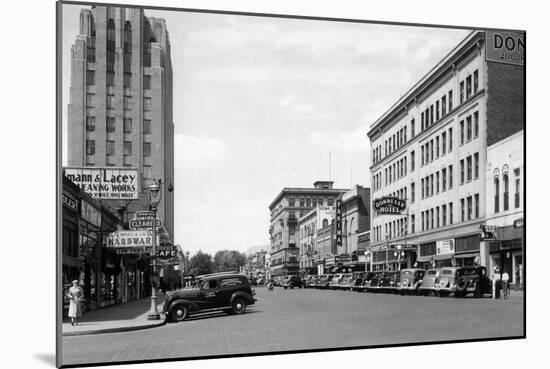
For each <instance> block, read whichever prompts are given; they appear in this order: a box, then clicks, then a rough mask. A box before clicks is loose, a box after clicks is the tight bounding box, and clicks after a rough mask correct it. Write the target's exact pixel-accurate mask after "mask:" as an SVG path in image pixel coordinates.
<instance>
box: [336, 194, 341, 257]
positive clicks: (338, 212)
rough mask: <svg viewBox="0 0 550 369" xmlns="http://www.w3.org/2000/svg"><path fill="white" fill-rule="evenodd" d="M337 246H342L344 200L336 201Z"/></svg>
mask: <svg viewBox="0 0 550 369" xmlns="http://www.w3.org/2000/svg"><path fill="white" fill-rule="evenodd" d="M336 246H342V199H336Z"/></svg>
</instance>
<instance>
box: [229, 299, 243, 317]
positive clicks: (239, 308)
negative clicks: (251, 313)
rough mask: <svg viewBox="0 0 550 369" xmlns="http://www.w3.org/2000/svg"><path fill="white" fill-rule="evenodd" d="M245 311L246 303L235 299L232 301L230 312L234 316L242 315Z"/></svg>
mask: <svg viewBox="0 0 550 369" xmlns="http://www.w3.org/2000/svg"><path fill="white" fill-rule="evenodd" d="M245 310H246V302H245V301H244V300H243V299H242V298H240V297H237V298H236V299H235V300H233V304H231V311H233V313H234V314H242V313H244V312H245Z"/></svg>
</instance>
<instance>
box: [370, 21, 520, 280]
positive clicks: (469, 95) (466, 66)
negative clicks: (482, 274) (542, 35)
mask: <svg viewBox="0 0 550 369" xmlns="http://www.w3.org/2000/svg"><path fill="white" fill-rule="evenodd" d="M486 41H487V40H486V34H485V32H480V31H475V32H472V33H471V34H470V35H468V36H467V37H466V38H465V39H464V40H463V41H462V42H461V43H460V44H459V45H458V46H457V47H455V48H454V49H453V50H452V51H451V52H450V53H449V54H448V55H447V56H445V58H443V60H441V61H440V62H439V63H438V64H437V65H436V66H435V67H434V68H433V69H432V70H431V71H430V72H429V73H428V74H427V75H426V76H424V77H423V78H422V79H421V80H420V81H418V82H417V83H416V84H415V85H414V86H413V87H412V88H411V89H410V90H409V91H408V92H407V93H406V94H405V95H404V96H403V97H401V98H400V99H399V100H398V101H397V102H396V103H395V104H394V105H393V106H392V107H391V108H390V109H389V110H387V111H386V112H385V113H384V114H383V115H382V116H381V117H380V118H379V119H378V120H376V121H375V122H374V123H373V124H372V126H371V128H370V130H369V132H368V136H369V138H370V143H371V148H372V165H371V167H370V170H371V174H372V186H371V189H372V197H373V200H376V199H379V198H381V197H386V196H394V197H397V198H400V199H403V200H405V202H406V210H405V211H403V212H401V213H400V214H396V215H393V214H392V215H383V214H377V213H376V211H375V210H374V208H373V209H372V213H371V214H372V228H371V246H370V247H369V249H370V254H371V255H370V256H371V267H372V270H381V269H393V270H395V269H397V268H399V265H398V259H399V261H400V264H401V267H412V266H413V265H418V266H421V267H422V266H424V267H427V266H430V265H437V266H444V265H458V266H460V265H473V264H474V263H475V264H480V265H484V266H490V262H489V245H488V242H486V241H483V240H482V239H481V238H480V226H481V225H485V224H486V217H487V216H488V215H489V214H491V210H490V209H488V206H491V204H490V203H489V202H488V201H487V195H486V194H487V193H488V186H489V180H488V179H487V176H488V174H487V171H486V168H488V162H489V161H490V159H489V158H488V155H489V154H488V150H487V149H488V146H491V145H493V144H494V143H495V142H499V141H501V140H503V139H505V138H506V137H508V136H513V135H514V134H516V133H517V132H519V131H521V130H522V129H523V125H524V118H523V112H524V110H523V109H524V105H523V96H524V86H523V76H524V68H523V66H521V65H511V64H504V63H500V62H494V61H490V60H489V59H488V58H486ZM515 142H516V143H517V142H519V141H515ZM514 144H515V143H514ZM512 145H513V144H512ZM491 160H492V159H491ZM514 160H515V162H514V164H513V165H515V166H516V167H517V165H518V164H517V163H518V161H517V160H519V161H521V159H520V158H515V159H514ZM501 164H502V163H499V164H498V165H499V166H501ZM495 165H496V164H495ZM509 165H512V164H509ZM513 170H514V169H513V168H512V167H510V170H509V171H510V173H512V172H513ZM491 176H492V175H491ZM490 181H493V179H492V177H491V179H490ZM491 183H492V182H491ZM492 186H493V185H492V184H491V188H492ZM489 192H490V191H489ZM398 248H399V249H401V250H402V251H401V252H402V255H403V257H399V258H398V257H397V254H398V253H397V252H396V251H397V250H396V249H398Z"/></svg>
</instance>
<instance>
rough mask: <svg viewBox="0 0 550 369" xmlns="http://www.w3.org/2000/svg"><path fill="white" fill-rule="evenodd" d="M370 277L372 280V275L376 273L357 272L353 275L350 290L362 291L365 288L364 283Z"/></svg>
mask: <svg viewBox="0 0 550 369" xmlns="http://www.w3.org/2000/svg"><path fill="white" fill-rule="evenodd" d="M369 275H370V278H372V275H374V273H372V272H355V273H353V277H352V280H351V283H350V284H351V286H350V290H351V291H360V290H361V289H362V287H363V283H364V282H365V280H366V279H367V278H368V279H370V278H369Z"/></svg>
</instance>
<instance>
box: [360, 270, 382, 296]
mask: <svg viewBox="0 0 550 369" xmlns="http://www.w3.org/2000/svg"><path fill="white" fill-rule="evenodd" d="M386 273H387V272H377V273H375V274H374V276H373V277H372V279H371V280H370V281H369V282H368V283H367V284H366V285H365V290H366V291H367V292H378V291H379V290H380V285H381V282H382V279H383V278H384V277H385V276H386Z"/></svg>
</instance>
